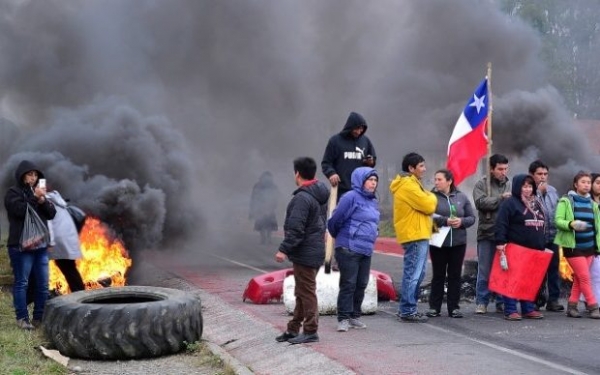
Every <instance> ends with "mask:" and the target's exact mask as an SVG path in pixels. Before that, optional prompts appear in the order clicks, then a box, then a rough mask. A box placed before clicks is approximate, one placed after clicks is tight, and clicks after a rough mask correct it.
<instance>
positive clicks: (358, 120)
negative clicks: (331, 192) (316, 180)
mask: <svg viewBox="0 0 600 375" xmlns="http://www.w3.org/2000/svg"><path fill="white" fill-rule="evenodd" d="M360 126H363V127H364V128H365V131H364V132H363V133H362V134H361V135H360V137H358V138H354V137H353V136H352V130H353V129H356V128H358V127H360ZM367 128H368V126H367V122H366V121H365V119H364V118H363V117H362V116H361V115H360V114H358V113H356V112H351V113H350V116H348V120H346V125H344V129H342V131H341V132H339V133H338V134H336V135H334V136H332V137H331V138H330V139H329V142H327V147H326V148H325V153H324V154H323V160H322V161H321V169H322V170H323V174H324V175H325V176H326V177H327V178H329V177H331V176H332V175H334V174H336V173H337V174H338V175H339V176H340V184H339V187H338V189H339V193H338V198H339V197H341V195H342V194H344V193H345V192H347V191H350V190H352V183H351V181H350V179H351V178H350V176H352V172H353V171H354V170H355V169H356V168H358V167H362V166H364V165H365V164H364V160H365V159H366V157H367V156H368V155H371V156H372V157H373V160H374V161H375V162H376V161H377V155H376V154H375V148H374V147H373V144H371V141H370V140H369V138H367V136H365V133H366V132H367ZM374 166H375V165H373V167H374Z"/></svg>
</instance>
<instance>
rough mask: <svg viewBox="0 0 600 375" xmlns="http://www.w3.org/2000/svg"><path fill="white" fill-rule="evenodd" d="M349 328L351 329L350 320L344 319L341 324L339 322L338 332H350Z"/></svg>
mask: <svg viewBox="0 0 600 375" xmlns="http://www.w3.org/2000/svg"><path fill="white" fill-rule="evenodd" d="M348 328H350V322H349V321H348V319H344V320H342V321H341V322H338V325H337V331H338V332H348Z"/></svg>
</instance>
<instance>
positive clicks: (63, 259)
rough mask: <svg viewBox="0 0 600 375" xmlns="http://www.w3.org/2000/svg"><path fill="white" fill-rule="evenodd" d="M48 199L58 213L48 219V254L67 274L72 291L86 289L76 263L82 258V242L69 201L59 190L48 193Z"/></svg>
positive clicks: (65, 274)
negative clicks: (70, 210)
mask: <svg viewBox="0 0 600 375" xmlns="http://www.w3.org/2000/svg"><path fill="white" fill-rule="evenodd" d="M46 199H48V200H49V201H50V202H52V203H53V204H54V207H55V208H56V215H55V216H54V219H52V220H50V221H48V228H49V229H50V238H51V239H50V247H48V256H49V258H50V259H53V260H54V263H55V264H56V266H57V267H58V269H59V270H60V272H62V274H63V275H64V276H65V279H66V280H67V284H69V289H70V290H71V292H77V291H80V290H84V289H85V284H84V283H83V280H82V279H81V275H80V274H79V271H78V270H77V266H76V264H75V260H76V259H80V258H81V243H80V242H79V233H78V232H77V227H76V226H75V222H74V221H73V218H72V217H71V214H69V211H67V202H66V201H65V200H64V199H63V197H62V196H61V195H60V193H59V192H58V191H57V190H53V191H51V192H49V193H47V194H46Z"/></svg>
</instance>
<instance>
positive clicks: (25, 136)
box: [0, 0, 591, 247]
mask: <svg viewBox="0 0 600 375" xmlns="http://www.w3.org/2000/svg"><path fill="white" fill-rule="evenodd" d="M0 51H2V59H1V60H0V114H1V115H2V117H5V118H8V119H10V120H11V121H12V123H14V124H17V125H16V127H17V129H18V131H17V133H18V136H16V135H15V134H14V132H15V127H14V126H12V125H10V126H2V127H1V128H0V129H2V137H1V138H2V141H1V142H2V145H3V146H4V147H3V150H2V151H1V152H2V153H3V155H4V160H5V161H6V162H5V164H4V166H3V168H2V176H3V177H2V180H1V181H2V184H3V186H4V187H5V186H7V184H8V183H9V182H11V181H12V180H11V179H12V170H13V169H14V166H15V165H16V164H17V163H18V161H19V160H20V159H23V158H26V157H27V158H30V159H32V160H34V161H35V162H38V163H40V164H41V165H42V166H43V168H44V169H45V170H46V172H47V173H49V182H50V183H54V184H55V185H56V186H57V187H59V188H60V190H61V191H62V192H63V193H64V195H66V196H68V197H69V198H71V199H72V200H74V201H77V202H81V204H82V205H85V207H86V208H87V209H89V210H92V211H93V212H94V213H95V214H97V215H99V216H100V217H101V218H103V219H104V220H106V221H110V222H111V223H113V225H115V226H116V227H117V230H118V232H119V233H121V234H122V235H123V236H124V238H126V239H127V242H129V243H130V244H131V243H135V244H136V247H152V246H160V245H159V244H168V246H169V247H172V244H173V242H174V241H177V240H187V239H189V238H191V235H192V234H196V233H206V232H208V233H210V230H207V228H210V229H212V228H219V227H221V228H225V229H228V230H229V229H230V228H234V225H238V224H240V223H241V222H242V223H243V222H245V221H246V217H247V213H248V203H249V196H250V191H251V187H252V185H253V184H254V183H255V182H256V181H257V180H258V177H259V176H260V174H261V173H262V172H263V171H265V170H270V171H272V172H273V175H274V177H275V181H276V182H277V184H278V185H279V186H280V189H281V190H282V191H284V192H286V191H291V190H292V189H293V186H292V185H293V179H292V171H291V162H292V160H293V158H295V157H297V156H302V155H309V156H312V157H314V158H315V159H317V160H320V158H321V156H322V153H323V150H324V148H325V144H326V142H327V138H328V137H329V136H331V135H332V134H334V133H335V132H338V131H340V130H341V128H342V126H343V124H344V121H345V119H346V117H347V115H348V113H349V112H350V111H357V112H360V113H361V114H363V115H364V117H365V118H366V120H367V122H368V123H369V131H368V133H367V135H368V136H369V137H370V138H371V140H372V141H373V143H374V144H375V147H376V148H377V152H378V156H379V164H378V168H379V169H381V170H383V171H385V172H389V173H390V174H392V173H393V172H394V171H395V170H398V167H399V164H398V161H399V160H401V158H402V156H403V155H404V154H405V153H408V152H410V151H418V152H420V153H422V154H423V155H425V156H426V158H427V159H428V160H431V161H432V164H434V166H435V167H438V166H442V165H443V163H444V159H445V152H446V148H447V142H448V139H449V138H450V135H451V133H452V129H453V127H454V124H455V123H456V120H457V118H458V116H459V114H460V111H461V110H462V108H463V107H464V105H465V103H466V101H467V100H468V99H469V97H470V96H471V95H472V93H473V90H474V89H475V88H476V87H477V85H478V83H479V82H480V81H481V79H483V77H484V76H485V74H486V72H487V69H486V67H487V63H488V62H492V64H493V65H492V69H493V73H492V89H493V90H494V95H495V97H494V99H495V100H494V105H495V108H494V110H495V111H494V113H495V115H496V116H497V117H495V118H494V121H493V124H494V151H495V152H501V153H507V154H511V155H514V156H520V157H525V158H534V157H538V156H539V157H543V158H546V159H548V160H547V162H548V163H551V164H552V166H553V168H554V167H560V168H562V166H570V165H583V166H585V165H588V163H590V162H591V160H590V159H589V158H588V157H586V155H587V152H586V147H587V146H586V144H585V142H582V141H584V139H582V138H581V137H570V138H568V139H569V142H566V143H565V144H564V146H566V145H567V144H569V145H572V147H573V148H575V149H578V150H581V152H577V153H573V152H568V153H566V154H563V155H560V154H559V153H558V152H556V150H561V151H560V152H567V151H563V150H566V149H567V148H566V147H565V148H558V147H557V145H556V144H553V142H550V141H546V140H544V135H545V134H549V133H547V132H548V129H553V133H551V134H553V137H560V136H563V135H565V136H567V135H568V134H569V132H568V130H567V131H565V130H564V129H570V128H569V127H570V118H571V116H570V114H569V113H568V111H567V110H566V109H565V108H564V105H563V104H562V101H561V100H560V96H559V95H558V94H557V93H556V92H553V91H552V89H551V88H548V87H547V82H546V78H545V77H546V71H545V68H544V64H543V63H542V62H541V60H540V58H539V53H540V40H539V38H538V36H537V35H536V33H535V32H534V31H533V30H532V29H531V28H530V27H528V26H526V25H525V24H523V23H522V22H520V21H518V20H516V19H514V18H510V17H509V16H507V15H505V14H503V13H502V12H501V11H500V10H499V8H498V5H497V3H496V2H494V1H484V0H480V1H478V0H456V1H451V2H450V1H417V0H405V1H399V0H398V1H396V0H383V1H376V2H364V1H358V0H332V1H318V0H305V1H297V0H281V1H276V2H269V4H268V5H265V4H264V3H261V2H252V1H246V0H228V1H201V0H200V1H197V0H172V1H152V0H146V1H144V0H139V1H135V2H134V1H117V0H102V1H101V0H90V1H81V2H65V1H60V0H47V1H43V2H42V1H37V2H36V1H21V0H12V1H11V0H9V1H3V2H2V3H1V4H0ZM528 97H530V98H529V100H526V101H523V100H521V99H519V98H525V99H527V98H528ZM526 103H528V104H530V105H528V104H526ZM540 108H541V109H540ZM544 108H545V109H546V110H543V109H544ZM525 123H526V125H525ZM527 127H529V128H531V129H528V128H527ZM11 129H12V130H11ZM561 129H562V130H561ZM7 134H9V135H8V136H7ZM536 134H539V136H536ZM555 141H558V140H555ZM571 141H572V142H573V143H571ZM574 172H575V171H573V173H574ZM321 177H322V176H321ZM380 190H381V191H383V192H385V190H387V187H383V188H382V189H380ZM280 218H281V215H280Z"/></svg>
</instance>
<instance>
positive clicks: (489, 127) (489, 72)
mask: <svg viewBox="0 0 600 375" xmlns="http://www.w3.org/2000/svg"><path fill="white" fill-rule="evenodd" d="M486 78H487V89H488V105H489V108H488V121H487V137H488V147H487V148H488V154H487V163H486V170H487V178H486V179H485V180H486V181H487V184H486V190H487V195H488V197H489V196H490V195H491V193H492V192H491V190H492V186H491V183H492V181H491V179H490V175H491V174H492V171H491V167H490V159H491V157H492V113H493V112H494V107H493V106H492V63H491V62H488V63H487V77H486Z"/></svg>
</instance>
